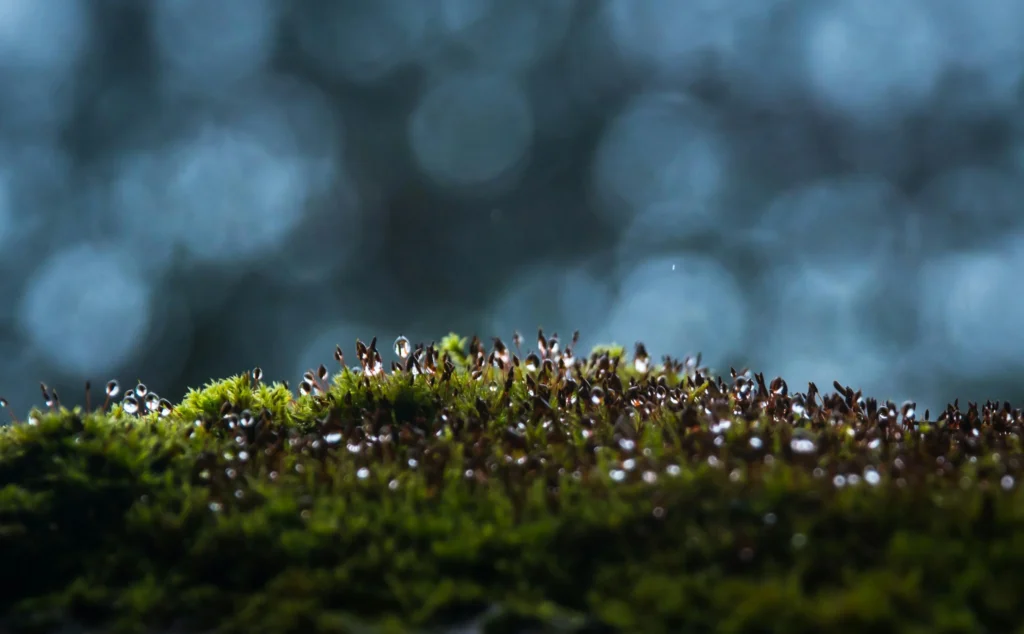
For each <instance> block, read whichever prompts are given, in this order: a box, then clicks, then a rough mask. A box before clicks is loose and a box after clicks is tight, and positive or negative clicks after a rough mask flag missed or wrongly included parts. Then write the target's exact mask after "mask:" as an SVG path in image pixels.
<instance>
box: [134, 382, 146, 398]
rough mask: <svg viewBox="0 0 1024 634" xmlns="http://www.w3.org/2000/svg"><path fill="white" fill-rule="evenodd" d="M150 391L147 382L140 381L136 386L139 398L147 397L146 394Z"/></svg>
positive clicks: (136, 393)
mask: <svg viewBox="0 0 1024 634" xmlns="http://www.w3.org/2000/svg"><path fill="white" fill-rule="evenodd" d="M148 393H149V388H147V387H146V384H145V383H139V384H138V385H136V386H135V395H136V396H138V397H139V398H146V394H148Z"/></svg>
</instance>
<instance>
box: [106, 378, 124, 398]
mask: <svg viewBox="0 0 1024 634" xmlns="http://www.w3.org/2000/svg"><path fill="white" fill-rule="evenodd" d="M120 391H121V386H120V385H118V384H117V381H108V382H107V388H106V393H107V396H109V397H111V398H113V397H115V396H117V394H118V393H119V392H120Z"/></svg>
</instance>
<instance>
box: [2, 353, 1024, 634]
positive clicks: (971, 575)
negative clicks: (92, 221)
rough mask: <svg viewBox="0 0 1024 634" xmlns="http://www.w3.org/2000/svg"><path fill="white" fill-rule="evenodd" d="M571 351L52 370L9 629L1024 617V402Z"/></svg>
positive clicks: (699, 627) (679, 625)
mask: <svg viewBox="0 0 1024 634" xmlns="http://www.w3.org/2000/svg"><path fill="white" fill-rule="evenodd" d="M574 346H575V338H574V339H573V341H572V342H568V343H567V344H566V345H564V347H563V345H562V344H561V343H560V342H559V341H558V340H557V338H555V337H550V338H548V337H545V336H544V335H543V333H539V334H538V338H537V341H536V346H535V347H534V346H531V348H532V349H530V350H524V349H523V346H522V341H521V338H520V337H518V336H516V337H515V338H514V340H513V346H512V347H511V348H509V347H507V346H506V345H505V344H504V343H503V342H501V341H500V340H493V341H492V342H491V343H490V344H484V343H483V342H481V341H480V340H479V339H476V338H472V339H462V338H459V337H457V336H455V335H451V336H449V337H447V338H446V339H445V340H444V341H443V342H442V343H441V344H440V345H439V346H433V345H431V346H422V345H418V346H412V345H410V346H409V347H408V348H406V347H405V346H404V345H403V346H399V348H398V352H401V353H403V354H404V355H406V356H404V358H402V360H401V361H400V362H396V363H395V364H393V365H392V367H391V368H390V369H389V370H386V369H385V368H384V364H383V361H382V357H381V355H380V353H379V352H378V351H377V347H376V341H375V340H374V341H371V342H370V344H369V345H366V344H363V343H361V342H357V345H356V348H355V359H354V361H355V364H354V367H352V368H349V367H346V365H345V363H346V362H345V357H344V355H343V354H342V353H341V350H340V349H339V350H336V351H335V360H336V363H337V367H336V368H335V369H336V371H335V372H334V374H333V376H332V375H331V373H330V372H328V370H327V368H326V367H324V366H321V367H320V368H317V369H311V370H310V371H309V372H308V373H307V375H306V376H304V377H303V380H302V382H300V384H299V385H298V396H297V397H295V396H293V394H292V393H291V391H290V390H289V389H288V388H287V386H286V385H282V384H277V383H275V384H272V385H268V384H265V383H264V382H263V377H262V372H261V371H259V369H258V368H257V369H256V370H254V371H252V372H247V373H244V374H241V375H238V376H235V377H231V378H228V379H226V380H223V381H217V382H213V383H210V384H209V385H207V386H205V387H204V388H203V389H201V390H194V391H191V392H190V393H189V394H188V395H187V396H186V397H185V399H184V400H183V401H182V402H181V403H179V404H178V405H176V406H172V405H171V404H169V403H167V402H166V401H163V400H162V399H159V398H158V397H156V396H155V395H153V394H152V393H150V391H149V390H147V389H145V388H144V387H141V388H139V387H136V388H135V389H132V390H129V391H128V394H126V395H124V397H123V398H122V399H121V400H120V402H119V403H116V404H115V405H113V406H112V407H108V404H107V403H105V404H104V405H103V406H102V407H101V408H99V410H97V411H90V410H89V408H88V407H86V408H84V409H83V408H79V407H75V408H73V409H70V410H69V409H66V408H64V407H63V406H61V405H60V403H59V400H58V399H57V398H56V396H55V395H54V394H52V391H48V390H47V388H46V387H45V386H43V390H42V391H43V395H44V399H45V400H46V401H47V403H48V407H47V408H46V409H45V410H39V409H36V410H33V411H32V413H31V415H30V418H29V420H28V421H25V422H21V421H18V422H17V423H15V424H13V425H10V426H8V427H6V428H4V429H3V430H2V431H0V561H2V562H4V569H5V570H7V571H14V572H15V576H14V578H15V581H16V582H15V583H14V584H13V585H12V587H10V588H9V589H8V590H7V591H6V592H4V593H0V614H5V615H7V617H6V620H5V621H4V622H3V627H4V628H7V629H8V630H11V631H22V630H23V631H32V630H37V631H46V628H48V627H50V626H52V625H54V624H56V623H63V622H68V621H73V622H76V623H81V624H83V625H85V626H90V627H96V628H100V629H101V630H103V631H106V630H110V631H119V632H120V631H123V632H151V631H159V630H161V629H164V628H171V627H177V628H185V629H184V631H221V632H292V631H295V632H298V631H304V632H350V631H351V632H356V631H387V632H401V631H410V630H414V631H418V630H421V629H423V628H432V627H438V626H442V625H444V624H446V623H456V622H462V621H465V620H467V619H472V618H476V619H478V620H479V621H480V623H482V625H481V628H482V629H483V630H484V631H488V632H514V631H527V630H529V631H566V632H568V631H574V632H584V631H587V632H600V631H609V632H614V631H622V632H639V631H643V632H661V631H663V632H680V631H686V632H712V631H714V632H737V633H739V632H750V633H754V632H776V631H777V632H787V633H788V632H797V633H799V632H820V631H828V632H863V631H869V628H870V631H881V632H915V631H917V632H1013V631H1021V630H1019V627H1020V626H1019V624H1020V623H1021V622H1024V618H1022V617H1024V607H1020V606H1021V604H1020V603H1019V602H1018V601H1017V598H1018V597H1020V596H1022V595H1024V577H1021V575H1020V574H1019V571H1020V569H1021V566H1022V565H1024V537H1021V536H1022V535H1024V531H1022V530H1021V529H1022V528H1024V505H1022V504H1021V502H1022V494H1021V492H1020V487H1019V484H1018V483H1019V480H1020V478H1021V477H1022V474H1021V470H1022V464H1021V462H1022V460H1024V456H1022V454H1021V447H1020V444H1021V443H1020V435H1021V422H1022V421H1021V419H1022V417H1021V412H1020V410H1018V409H1014V408H1012V407H1011V406H1010V405H1009V404H1007V403H1002V404H999V403H992V402H989V403H985V404H982V405H979V404H975V403H969V404H968V405H967V408H966V411H961V408H960V407H959V404H958V403H954V404H951V405H950V406H949V407H948V408H947V409H946V410H945V411H943V412H940V413H939V415H938V416H936V417H935V419H934V420H932V419H931V416H930V413H928V412H926V413H925V414H924V415H920V414H918V412H917V411H916V406H915V405H914V404H913V403H904V404H901V405H896V404H895V403H891V402H880V401H877V400H875V399H871V398H866V397H864V396H863V395H862V394H860V393H859V392H855V391H854V390H852V389H850V388H848V387H846V386H842V385H839V384H838V383H837V384H835V385H833V386H832V387H834V388H835V391H834V392H831V393H824V392H821V391H819V389H818V387H817V386H815V385H814V384H810V385H809V386H808V390H807V391H806V392H802V393H798V392H791V391H790V389H789V387H788V385H787V384H786V383H785V381H783V380H782V379H781V378H777V379H775V380H773V381H770V382H767V381H766V380H765V378H764V377H763V376H761V375H756V374H752V373H750V372H746V371H744V372H736V371H734V370H731V371H730V372H729V374H728V376H727V377H725V378H719V377H712V376H711V373H710V372H709V371H708V370H707V368H703V367H701V366H700V362H699V359H685V360H681V361H680V360H675V359H672V358H663V359H662V360H661V363H660V364H655V363H654V362H653V361H652V360H651V359H650V358H649V357H648V355H647V352H646V350H644V349H643V347H642V346H637V348H636V350H635V351H634V353H633V354H632V355H630V358H627V357H626V354H625V352H624V351H623V349H622V348H618V347H607V348H602V349H598V350H596V351H594V352H593V353H592V354H591V355H590V356H589V357H577V356H575V355H574V353H573V352H572V348H573V347H574ZM527 359H530V361H527ZM118 389H119V387H118V386H117V385H116V384H109V385H108V386H107V396H108V400H109V399H110V398H112V397H114V396H118V395H119V394H118V392H117V391H118ZM87 402H88V398H87ZM133 403H134V405H133Z"/></svg>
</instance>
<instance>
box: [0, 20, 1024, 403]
mask: <svg viewBox="0 0 1024 634" xmlns="http://www.w3.org/2000/svg"><path fill="white" fill-rule="evenodd" d="M1022 77H1024V2H1021V1H1020V0H985V1H984V2H963V1H961V0H901V1H900V2H892V1H891V0H759V1H757V2H751V1H750V0H688V1H686V2H682V1H680V0H644V1H642V2H640V1H637V0H516V1H514V2H513V1H511V0H374V1H373V2H368V1H363V0H306V1H303V2H286V1H285V0H217V1H216V2H213V1H210V0H152V1H141V0H140V1H131V0H0V291H2V293H3V295H2V297H3V301H2V303H0V306H2V309H0V394H2V395H3V396H6V397H7V398H8V399H9V400H10V402H11V405H12V406H13V407H14V409H15V411H16V412H17V413H18V415H19V416H24V413H25V412H26V411H27V410H28V408H29V407H30V406H33V405H40V406H41V405H42V399H41V396H40V394H39V386H38V382H39V381H40V380H44V381H46V382H47V383H48V384H50V385H55V386H57V387H58V390H59V392H60V393H61V397H62V400H63V401H64V402H65V403H66V404H80V403H82V402H83V399H84V397H83V394H82V384H83V383H84V380H85V379H86V378H89V379H91V380H92V382H93V385H94V386H102V385H103V383H104V382H105V381H107V380H109V379H112V378H117V379H119V380H120V381H121V383H122V385H125V384H129V383H134V381H135V380H136V379H139V378H141V379H142V380H143V381H144V382H146V383H147V385H148V386H149V387H150V388H151V389H153V390H155V391H157V392H158V393H160V395H161V396H166V397H168V398H170V399H172V400H177V399H180V398H181V397H182V396H183V394H184V392H185V388H186V387H187V386H199V385H201V384H203V383H205V382H207V381H208V380H210V379H211V378H214V377H222V376H226V375H229V374H235V373H238V372H241V371H244V370H246V369H248V368H251V367H253V366H255V365H257V364H259V365H260V366H262V368H263V370H264V372H265V374H266V376H267V377H268V378H270V379H275V380H285V379H287V380H289V381H291V383H292V385H293V387H294V386H295V385H296V383H297V382H298V380H299V379H300V377H301V375H302V372H303V371H304V370H306V369H308V368H310V367H315V366H316V365H318V364H319V363H321V362H324V363H326V364H327V365H328V366H331V365H332V363H333V362H332V356H331V355H332V351H333V349H334V345H335V344H341V346H342V348H343V349H345V350H346V351H348V352H349V353H350V355H349V356H353V355H352V354H351V353H352V351H353V348H354V341H355V339H356V338H357V337H359V338H361V339H363V340H364V341H368V340H369V339H370V338H371V337H373V336H374V335H377V336H379V337H380V338H381V340H382V341H383V342H384V344H385V345H384V346H383V347H384V349H385V351H386V356H387V357H388V358H387V359H386V363H388V364H389V362H390V360H391V359H390V356H391V351H390V348H391V342H392V341H393V340H394V338H395V337H396V336H397V335H399V334H405V335H406V336H408V337H409V338H410V339H412V340H414V341H425V342H429V341H430V340H432V339H437V340H439V339H440V338H441V337H442V336H443V335H444V334H446V333H447V332H448V331H449V330H455V331H458V332H461V333H465V334H472V333H474V332H475V333H478V334H480V335H481V336H501V337H503V338H504V339H505V340H506V341H509V340H510V339H511V335H512V331H513V330H514V329H518V330H520V331H521V332H523V333H524V334H526V335H527V337H526V339H527V341H530V342H532V341H533V340H534V339H535V336H536V329H537V327H538V326H543V327H544V328H545V329H546V331H547V332H548V333H550V332H552V331H557V332H558V333H559V334H560V335H562V336H563V337H564V338H568V336H569V335H570V334H571V333H572V331H573V330H574V329H579V330H580V331H581V332H582V342H581V345H583V346H585V347H586V348H587V349H589V347H590V346H591V345H593V344H594V343H598V342H608V341H611V340H614V341H617V342H619V343H622V344H625V345H627V346H629V347H632V344H633V343H634V342H635V341H636V340H638V339H642V340H643V341H644V342H645V343H646V344H647V347H648V349H649V351H650V352H651V353H652V354H653V355H655V356H657V357H660V356H661V355H663V354H672V355H673V356H677V357H682V356H684V355H686V354H692V353H696V352H703V353H704V358H705V359H706V361H707V362H708V363H709V364H710V365H711V366H712V367H713V368H716V369H719V370H721V371H723V372H725V371H727V370H728V367H729V366H730V365H732V366H735V367H737V368H740V367H743V366H750V367H751V369H753V370H754V371H763V372H764V373H765V374H766V375H767V376H769V377H772V376H776V375H782V376H783V377H785V378H786V379H787V380H788V382H789V385H790V387H791V389H799V390H803V389H806V385H807V382H808V381H815V382H817V383H818V384H819V385H821V386H823V387H824V386H831V383H832V380H833V379H838V380H839V381H841V382H842V383H845V384H850V385H853V386H855V387H860V388H863V389H864V390H865V392H867V393H870V394H871V395H874V396H877V397H879V398H882V399H885V398H890V399H892V400H895V401H897V402H899V401H902V400H903V399H914V400H916V401H917V402H918V404H919V408H920V409H921V410H923V409H924V407H926V406H928V407H931V408H932V410H933V416H934V415H935V414H934V412H935V409H936V408H937V407H941V406H944V405H945V403H946V401H947V400H951V399H952V398H953V397H955V396H960V397H961V403H962V404H963V403H964V402H965V400H966V399H971V400H982V401H983V400H985V399H986V398H992V399H998V400H1011V401H1012V402H1013V403H1014V405H1015V406H1018V407H1020V406H1024V387H1022V385H1024V384H1022V382H1021V377H1022V376H1024V327H1022V325H1024V88H1022V85H1024V84H1022ZM95 391H96V392H97V394H94V395H93V401H94V402H96V401H98V400H102V395H101V394H98V392H99V391H100V388H99V387H97V388H96V389H95ZM4 418H5V419H6V417H4Z"/></svg>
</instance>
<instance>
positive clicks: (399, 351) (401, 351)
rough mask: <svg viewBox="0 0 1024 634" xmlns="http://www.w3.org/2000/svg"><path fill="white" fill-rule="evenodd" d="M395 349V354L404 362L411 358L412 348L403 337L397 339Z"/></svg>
mask: <svg viewBox="0 0 1024 634" xmlns="http://www.w3.org/2000/svg"><path fill="white" fill-rule="evenodd" d="M394 348H395V354H396V355H398V357H399V358H401V359H403V360H405V359H407V358H409V355H410V354H411V353H412V346H410V345H409V340H408V339H406V338H405V337H404V336H402V335H399V336H398V339H395V346H394Z"/></svg>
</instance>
